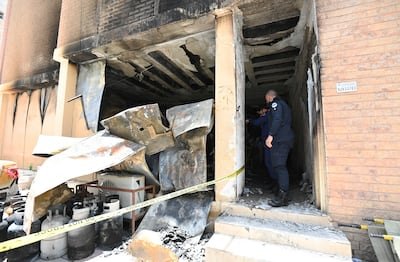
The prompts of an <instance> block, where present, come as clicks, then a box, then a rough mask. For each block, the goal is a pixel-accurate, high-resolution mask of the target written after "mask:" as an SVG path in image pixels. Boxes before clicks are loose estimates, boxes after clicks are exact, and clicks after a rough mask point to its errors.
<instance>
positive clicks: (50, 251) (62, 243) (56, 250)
mask: <svg viewBox="0 0 400 262" xmlns="http://www.w3.org/2000/svg"><path fill="white" fill-rule="evenodd" d="M54 210H55V213H54V214H53V210H49V211H48V216H47V218H46V219H45V220H44V221H43V223H42V231H43V230H46V229H49V228H53V227H57V226H62V225H64V224H66V223H67V221H66V216H65V207H64V210H63V215H60V214H59V209H54ZM66 253H67V233H63V234H59V235H57V236H54V237H50V238H46V239H43V240H42V241H40V257H41V258H42V259H56V258H59V257H62V256H64V255H65V254H66Z"/></svg>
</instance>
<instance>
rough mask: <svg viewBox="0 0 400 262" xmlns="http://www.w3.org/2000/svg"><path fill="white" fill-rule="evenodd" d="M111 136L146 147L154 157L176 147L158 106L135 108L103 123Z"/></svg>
mask: <svg viewBox="0 0 400 262" xmlns="http://www.w3.org/2000/svg"><path fill="white" fill-rule="evenodd" d="M101 124H102V125H103V126H104V128H105V129H107V130H108V131H109V132H110V133H111V134H114V135H116V136H119V137H122V138H125V139H127V140H131V141H133V142H135V143H138V144H141V145H145V146H146V154H147V155H153V154H156V153H159V152H161V151H163V150H165V149H167V148H170V147H173V146H174V145H175V141H174V138H173V136H172V133H171V131H169V129H168V128H167V127H165V126H164V125H163V124H162V122H161V112H160V108H159V107H158V104H149V105H144V106H138V107H133V108H130V109H127V110H125V111H122V112H120V113H118V114H116V115H114V116H112V117H110V118H107V119H104V120H102V121H101Z"/></svg>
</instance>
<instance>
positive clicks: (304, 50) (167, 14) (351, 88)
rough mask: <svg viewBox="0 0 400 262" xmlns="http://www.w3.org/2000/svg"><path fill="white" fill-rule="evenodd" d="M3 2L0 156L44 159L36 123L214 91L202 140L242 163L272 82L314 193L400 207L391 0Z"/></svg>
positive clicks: (60, 125) (296, 158)
mask: <svg viewBox="0 0 400 262" xmlns="http://www.w3.org/2000/svg"><path fill="white" fill-rule="evenodd" d="M8 10H9V12H8V13H7V14H6V25H7V28H6V34H5V35H4V41H3V51H2V52H3V55H2V61H1V62H2V66H1V83H2V85H1V87H0V91H1V94H0V105H1V111H0V121H1V123H2V127H3V128H2V129H1V130H0V139H1V143H0V154H1V158H2V159H10V160H14V161H16V162H17V163H18V165H19V166H21V167H25V168H29V167H30V166H33V168H35V167H37V166H39V165H40V164H41V163H42V159H40V158H36V157H33V156H31V152H32V149H33V147H34V145H35V143H36V140H37V137H38V136H39V134H48V135H62V136H72V137H85V136H89V135H92V134H93V133H95V132H97V131H99V130H100V129H101V128H102V127H101V125H100V124H99V123H100V121H101V120H103V119H106V118H108V117H110V116H112V115H114V114H116V113H118V112H120V111H123V110H125V109H128V108H131V107H135V106H140V105H145V104H152V103H157V104H158V105H159V106H160V109H161V111H163V112H165V110H166V109H168V108H170V107H172V106H177V105H181V104H185V103H192V102H198V101H202V100H206V99H211V98H212V99H214V100H215V128H214V131H213V137H214V140H213V141H212V143H211V147H209V148H208V149H207V150H208V152H209V154H211V153H213V154H214V156H215V157H214V158H213V161H214V165H213V169H212V170H213V171H214V173H213V174H211V175H212V176H213V177H214V178H217V179H218V178H222V177H224V176H226V175H228V174H231V173H233V172H235V171H237V170H240V169H241V167H242V166H244V165H245V163H246V161H247V159H246V158H247V157H249V156H248V155H245V152H246V145H245V144H246V141H245V137H246V134H245V119H246V115H247V114H249V113H250V112H252V111H254V109H256V108H258V107H259V106H261V105H263V103H264V94H265V92H266V91H268V90H270V89H276V90H277V91H278V93H279V94H280V95H281V96H282V97H283V98H284V99H285V100H286V101H288V103H289V105H290V107H291V110H292V114H293V129H294V132H295V134H296V139H295V145H294V148H293V149H292V152H291V155H290V157H289V161H288V165H289V169H290V173H291V178H292V179H291V180H292V181H293V183H298V182H299V181H300V180H303V181H308V184H309V185H311V186H312V192H311V194H312V202H313V204H314V206H315V207H316V208H317V209H319V210H320V211H321V212H322V213H324V214H327V215H329V216H330V218H331V219H332V220H334V221H342V222H348V223H359V222H360V221H361V219H362V217H365V216H373V217H383V218H387V219H395V218H398V217H399V216H400V208H399V205H398V204H399V202H400V194H399V185H400V177H399V176H398V173H399V171H400V169H399V165H398V161H399V156H398V151H399V149H398V147H399V145H400V140H399V138H398V137H399V133H400V131H399V125H400V122H399V117H398V112H399V107H400V103H399V101H398V96H399V93H400V89H399V84H398V83H399V82H400V79H399V76H400V71H399V68H400V60H399V51H400V45H399V43H398V39H399V37H400V31H399V26H398V25H399V21H400V19H399V14H400V6H399V4H398V2H397V1H396V0H388V1H378V0H371V1H344V0H339V1H330V0H314V1H312V0H298V1H291V0H273V1H267V0H238V1H233V0H206V1H186V0H185V1H174V0H140V1H124V0H88V1H78V0H68V1H51V3H47V4H42V3H40V4H39V2H38V1H30V3H29V4H27V3H25V2H24V1H21V0H14V1H9V6H8ZM21 18H23V19H21ZM22 28H25V30H24V31H23V32H24V33H23V34H22V33H21V32H22V31H21V30H22ZM88 75H90V76H91V77H92V78H93V79H95V81H98V83H100V84H97V85H96V88H92V86H90V85H88V84H85V83H84V80H85V79H87V76H88ZM88 86H90V88H89V87H88ZM246 176H247V173H246V172H245V171H244V170H243V171H241V172H240V173H239V174H238V175H237V176H236V177H234V178H232V179H229V180H227V181H224V182H222V183H218V184H217V185H216V187H215V200H216V203H226V202H232V201H235V200H237V199H238V198H239V197H240V196H241V195H242V193H243V190H244V187H245V177H246ZM216 206H218V204H216ZM219 206H223V204H221V205H219ZM345 232H346V235H347V237H348V238H349V240H350V242H351V244H352V250H353V256H356V257H361V258H368V259H371V257H373V255H372V254H371V252H372V249H371V246H370V242H369V240H368V236H367V235H366V234H365V233H363V232H359V231H357V230H346V231H345Z"/></svg>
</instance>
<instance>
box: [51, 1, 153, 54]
mask: <svg viewBox="0 0 400 262" xmlns="http://www.w3.org/2000/svg"><path fill="white" fill-rule="evenodd" d="M151 16H154V0H135V1H132V0H84V1H82V0H68V1H63V2H62V8H61V17H60V29H59V35H58V43H57V46H59V47H60V46H64V45H65V44H68V43H72V42H75V41H78V40H80V39H83V38H85V37H89V36H93V35H96V34H97V33H102V32H105V31H109V30H112V29H115V28H117V27H120V26H123V25H127V24H131V23H134V22H138V21H140V20H144V19H146V18H149V17H151Z"/></svg>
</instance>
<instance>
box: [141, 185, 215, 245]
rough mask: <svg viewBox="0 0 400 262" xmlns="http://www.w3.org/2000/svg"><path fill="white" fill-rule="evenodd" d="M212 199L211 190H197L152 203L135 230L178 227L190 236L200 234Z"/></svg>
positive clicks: (157, 229) (204, 226)
mask: <svg viewBox="0 0 400 262" xmlns="http://www.w3.org/2000/svg"><path fill="white" fill-rule="evenodd" d="M212 201H213V193H212V192H197V193H194V194H188V195H183V196H180V197H177V198H173V199H170V200H167V201H163V202H160V203H158V204H154V205H152V206H151V207H150V208H149V210H148V211H147V213H146V215H145V216H144V217H143V220H142V222H141V223H140V225H139V227H138V229H137V230H136V232H139V231H141V230H144V229H147V230H153V231H161V230H163V229H165V228H168V227H178V228H179V229H181V230H183V231H185V232H187V233H188V234H189V235H190V236H191V237H194V236H197V235H201V234H202V233H203V231H204V229H205V228H206V225H207V218H208V214H209V212H210V210H211V203H212Z"/></svg>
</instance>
